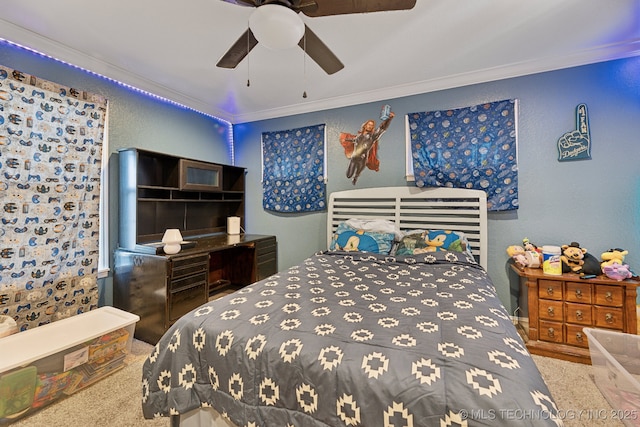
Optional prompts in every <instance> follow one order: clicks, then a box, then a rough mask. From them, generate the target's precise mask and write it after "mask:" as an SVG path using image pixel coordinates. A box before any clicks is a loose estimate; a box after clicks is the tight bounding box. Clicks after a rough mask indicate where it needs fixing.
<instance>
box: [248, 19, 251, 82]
mask: <svg viewBox="0 0 640 427" xmlns="http://www.w3.org/2000/svg"><path fill="white" fill-rule="evenodd" d="M250 50H251V29H250V28H249V21H247V87H249V86H251V81H250V80H249V78H250V77H251V76H250V73H249V51H250Z"/></svg>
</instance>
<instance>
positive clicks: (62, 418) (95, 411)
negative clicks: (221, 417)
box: [11, 339, 170, 427]
mask: <svg viewBox="0 0 640 427" xmlns="http://www.w3.org/2000/svg"><path fill="white" fill-rule="evenodd" d="M152 349H153V347H152V346H151V345H149V344H147V343H145V342H142V341H139V340H135V339H134V340H133V345H132V346H131V353H130V354H129V355H128V356H127V359H125V363H126V366H125V367H124V368H122V369H121V370H119V371H117V372H115V373H113V374H111V375H110V376H108V377H107V378H105V379H103V380H101V381H99V382H97V383H95V384H93V385H91V386H89V387H87V388H85V389H82V390H80V391H78V392H77V393H74V394H72V395H71V396H69V397H66V398H63V399H60V400H58V401H57V402H56V403H53V404H51V405H49V406H47V407H45V408H44V409H42V410H41V411H39V412H35V413H34V414H33V415H30V416H28V417H25V418H22V419H20V420H18V421H16V422H15V423H13V424H11V427H43V426H47V427H76V426H77V427H80V426H82V427H105V426H114V427H115V426H118V427H138V426H142V427H146V426H148V427H156V426H162V427H168V426H169V425H170V421H169V418H158V419H154V420H145V419H144V417H143V416H142V404H141V396H142V386H141V380H142V364H143V363H144V361H145V359H146V358H147V356H148V355H149V354H150V353H151V350H152Z"/></svg>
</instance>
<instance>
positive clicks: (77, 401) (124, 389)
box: [11, 340, 622, 427]
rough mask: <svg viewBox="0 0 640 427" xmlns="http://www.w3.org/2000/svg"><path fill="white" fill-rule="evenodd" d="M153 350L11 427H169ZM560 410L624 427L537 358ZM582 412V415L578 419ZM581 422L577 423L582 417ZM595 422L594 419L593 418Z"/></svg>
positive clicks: (583, 369) (581, 374)
mask: <svg viewBox="0 0 640 427" xmlns="http://www.w3.org/2000/svg"><path fill="white" fill-rule="evenodd" d="M151 350H152V346H151V345H149V344H146V343H144V342H142V341H138V340H134V341H133V346H132V348H131V354H130V355H129V356H128V358H127V366H126V367H125V368H123V369H122V370H120V371H118V372H116V373H114V374H112V375H110V376H109V377H107V378H105V379H104V380H102V381H100V382H98V383H96V384H94V385H92V386H89V387H87V388H86V389H83V390H80V391H79V392H77V393H75V394H73V395H72V396H69V397H67V398H64V399H61V400H59V401H58V402H56V403H54V404H52V405H50V406H48V407H46V408H44V409H42V410H41V411H39V412H36V413H34V414H33V415H30V416H28V417H26V418H23V419H21V420H18V421H16V422H15V423H13V424H11V426H12V427H41V426H48V427H75V426H83V427H85V426H91V427H93V426H95V427H104V426H114V427H115V426H118V427H138V426H141V427H145V426H149V427H155V426H162V427H168V426H169V425H170V421H169V419H168V418H160V419H154V420H145V419H144V418H143V416H142V409H141V403H140V396H141V386H140V380H141V375H142V364H143V362H144V360H145V359H146V357H147V355H148V354H149V353H150V352H151ZM533 358H534V360H535V362H536V364H537V365H538V368H539V369H540V372H541V373H542V376H543V378H544V379H545V381H546V382H547V384H548V386H549V389H550V390H551V393H552V394H553V397H554V399H555V400H556V403H557V404H558V407H559V408H560V409H561V410H563V414H566V416H565V417H564V422H565V426H568V427H574V426H575V427H582V426H614V427H615V426H622V423H619V422H615V421H612V420H611V419H610V417H608V418H609V419H602V418H601V419H589V418H590V417H589V416H588V414H589V413H591V414H592V415H593V414H598V413H603V412H602V411H601V410H603V409H604V410H605V412H604V413H606V414H608V413H609V412H608V411H610V410H611V407H610V406H609V404H608V403H607V401H606V400H605V399H604V397H602V395H601V394H600V391H599V390H598V389H597V387H596V386H595V384H594V383H593V380H592V379H591V377H590V375H591V371H592V367H591V366H590V365H583V364H579V363H571V362H565V361H563V360H557V359H551V358H548V357H542V356H533ZM579 411H582V415H580V416H579V414H580V412H579ZM578 416H579V417H578ZM591 418H593V417H591Z"/></svg>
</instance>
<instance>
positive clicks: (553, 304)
mask: <svg viewBox="0 0 640 427" xmlns="http://www.w3.org/2000/svg"><path fill="white" fill-rule="evenodd" d="M538 307H539V316H540V318H541V319H547V320H557V321H558V322H562V301H551V300H546V299H541V300H540V305H539V306H538Z"/></svg>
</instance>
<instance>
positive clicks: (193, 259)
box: [169, 254, 209, 281]
mask: <svg viewBox="0 0 640 427" xmlns="http://www.w3.org/2000/svg"><path fill="white" fill-rule="evenodd" d="M208 269H209V254H205V255H194V256H190V257H184V258H176V259H173V260H171V265H170V272H169V278H170V280H172V281H173V280H175V279H176V278H179V277H184V276H190V275H192V274H198V273H206V272H207V271H208Z"/></svg>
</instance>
